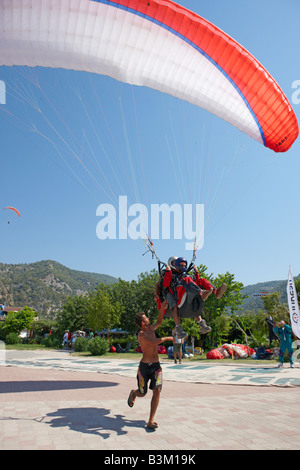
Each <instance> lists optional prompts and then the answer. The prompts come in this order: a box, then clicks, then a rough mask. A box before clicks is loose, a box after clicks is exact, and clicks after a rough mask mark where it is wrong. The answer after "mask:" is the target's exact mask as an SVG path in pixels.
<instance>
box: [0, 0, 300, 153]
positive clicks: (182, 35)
mask: <svg viewBox="0 0 300 470" xmlns="http://www.w3.org/2000/svg"><path fill="white" fill-rule="evenodd" d="M0 11H1V14H0V18H1V19H0V34H1V44H0V65H8V66H10V65H27V66H30V67H32V66H44V67H54V68H60V67H62V68H67V69H73V70H83V71H88V72H93V73H98V74H102V75H108V76H110V77H112V78H115V79H117V80H120V81H124V82H126V83H130V84H132V85H140V86H147V87H150V88H154V89H156V90H159V91H162V92H165V93H168V94H170V95H173V96H175V97H177V98H180V99H182V100H185V101H188V102H190V103H192V104H195V105H197V106H199V107H201V108H204V109H206V110H208V111H209V112H211V113H213V114H215V115H217V116H218V117H221V118H222V119H224V120H225V121H227V122H229V123H230V124H232V125H233V126H235V127H237V128H238V129H240V130H241V131H243V132H245V133H246V134H247V135H249V136H250V137H252V138H253V139H255V140H256V141H258V142H259V143H261V144H263V145H265V146H266V147H268V148H270V149H272V150H274V151H275V152H285V151H286V150H288V149H289V148H290V147H291V145H292V144H293V142H294V141H295V140H296V138H297V136H298V133H299V129H298V122H297V119H296V116H295V114H294V112H293V110H292V107H291V105H290V103H289V101H288V99H287V98H286V96H285V95H284V93H283V91H282V90H281V89H280V87H279V85H278V84H277V83H276V82H275V80H274V79H273V78H272V77H271V75H270V74H269V73H268V72H267V70H266V69H265V68H264V67H263V66H262V65H261V64H260V63H259V62H258V61H257V60H256V59H255V58H254V57H253V56H252V55H251V54H250V53H249V52H248V51H247V50H246V49H244V48H243V47H242V46H241V45H240V44H238V43H237V42H236V41H235V40H234V39H232V38H231V37H230V36H228V35H227V34H226V33H224V32H223V31H221V30H220V29H219V28H218V27H216V26H214V25H213V24H212V23H210V22H208V21H207V20H205V19H204V18H202V17H200V16H198V15H197V14H195V13H193V12H191V11H189V10H187V9H185V8H184V7H182V6H180V5H178V4H176V3H174V2H172V1H168V0H163V1H162V0H151V1H147V0H140V1H139V2H137V1H136V0H115V1H114V2H108V1H107V0H97V1H95V0H74V1H72V2H69V1H66V0H61V2H53V1H52V0H44V1H43V2H36V1H34V0H28V1H27V2H21V1H19V2H6V1H3V0H0ZM91 31H92V32H91Z"/></svg>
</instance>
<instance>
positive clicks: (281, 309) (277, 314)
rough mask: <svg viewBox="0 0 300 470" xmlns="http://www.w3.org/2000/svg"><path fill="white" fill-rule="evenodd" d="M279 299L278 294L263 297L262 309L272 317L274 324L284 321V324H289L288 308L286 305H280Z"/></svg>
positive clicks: (273, 293)
mask: <svg viewBox="0 0 300 470" xmlns="http://www.w3.org/2000/svg"><path fill="white" fill-rule="evenodd" d="M279 298H280V293H279V292H272V294H269V295H267V296H266V297H263V303H264V309H265V311H266V312H267V314H268V315H271V316H272V317H273V320H274V321H275V323H277V322H278V321H279V320H284V321H285V322H286V323H289V322H290V315H289V309H288V306H287V304H283V303H281V302H280V300H279Z"/></svg>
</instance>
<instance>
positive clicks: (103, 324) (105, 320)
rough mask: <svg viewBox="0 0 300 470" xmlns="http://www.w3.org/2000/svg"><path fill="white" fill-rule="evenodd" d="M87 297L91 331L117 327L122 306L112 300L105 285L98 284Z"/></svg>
mask: <svg viewBox="0 0 300 470" xmlns="http://www.w3.org/2000/svg"><path fill="white" fill-rule="evenodd" d="M89 297H90V301H89V308H88V324H89V327H90V328H91V329H92V330H93V331H96V330H102V329H105V328H107V329H108V331H109V330H110V329H111V328H114V327H117V326H119V324H120V318H121V313H122V306H121V304H120V303H119V302H118V301H113V300H112V298H111V297H110V295H109V290H108V289H107V286H106V285H103V284H99V286H98V288H97V289H96V290H95V291H94V292H92V293H91V294H90V296H89Z"/></svg>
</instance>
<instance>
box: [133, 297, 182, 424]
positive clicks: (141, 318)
mask: <svg viewBox="0 0 300 470" xmlns="http://www.w3.org/2000/svg"><path fill="white" fill-rule="evenodd" d="M167 305H168V302H167V301H165V302H163V303H162V305H161V308H160V309H159V315H158V318H157V321H156V322H155V323H154V324H153V325H150V321H149V318H148V317H147V316H146V315H145V313H144V312H140V313H137V314H136V315H135V323H136V325H137V326H138V327H139V328H141V331H140V332H139V334H138V340H139V343H140V346H141V348H142V351H143V357H142V359H141V361H140V364H139V368H138V372H137V383H138V388H137V390H131V392H130V394H129V397H128V401H127V403H128V405H129V406H130V407H133V405H134V402H135V399H136V397H144V396H145V395H146V393H147V386H148V381H149V380H150V387H149V388H150V389H151V390H152V392H153V395H152V399H151V405H150V416H149V421H148V424H147V426H146V428H147V429H152V430H154V429H156V428H157V426H158V425H157V423H156V422H155V421H154V415H155V412H156V410H157V406H158V403H159V398H160V392H161V389H162V369H161V366H160V363H159V358H158V352H157V346H158V345H159V344H161V343H163V342H165V341H173V336H167V337H165V338H157V337H156V335H155V333H154V331H155V330H156V329H157V328H158V327H159V326H160V325H161V324H162V321H163V316H164V311H165V309H166V307H167Z"/></svg>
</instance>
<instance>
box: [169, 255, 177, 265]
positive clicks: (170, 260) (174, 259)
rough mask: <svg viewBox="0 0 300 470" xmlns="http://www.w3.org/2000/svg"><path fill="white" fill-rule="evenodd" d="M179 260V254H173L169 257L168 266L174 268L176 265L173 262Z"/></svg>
mask: <svg viewBox="0 0 300 470" xmlns="http://www.w3.org/2000/svg"><path fill="white" fill-rule="evenodd" d="M176 260H177V256H171V257H170V258H169V259H168V266H170V268H174V265H173V264H172V263H173V262H174V261H176Z"/></svg>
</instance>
